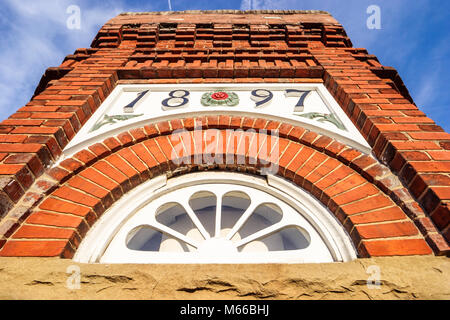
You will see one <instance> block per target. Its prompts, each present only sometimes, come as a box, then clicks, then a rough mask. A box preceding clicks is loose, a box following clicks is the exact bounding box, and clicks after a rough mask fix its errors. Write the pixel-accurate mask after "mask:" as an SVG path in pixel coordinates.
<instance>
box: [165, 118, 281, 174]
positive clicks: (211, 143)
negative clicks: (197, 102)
mask: <svg viewBox="0 0 450 320" xmlns="http://www.w3.org/2000/svg"><path fill="white" fill-rule="evenodd" d="M278 138H279V135H278V131H270V133H269V132H268V131H267V130H255V129H248V130H242V129H236V130H233V129H227V130H219V129H207V130H202V128H201V125H200V126H199V127H196V128H195V130H193V131H188V130H185V129H180V130H175V131H173V133H172V134H171V135H170V141H171V143H172V147H173V151H172V154H171V159H170V160H171V161H172V162H173V163H175V164H176V165H180V166H182V165H183V164H184V165H192V164H197V165H237V166H246V165H254V166H256V167H258V169H259V170H260V173H261V174H262V175H268V174H276V173H277V172H278V163H279V158H280V151H279V145H278ZM200 144H201V145H200Z"/></svg>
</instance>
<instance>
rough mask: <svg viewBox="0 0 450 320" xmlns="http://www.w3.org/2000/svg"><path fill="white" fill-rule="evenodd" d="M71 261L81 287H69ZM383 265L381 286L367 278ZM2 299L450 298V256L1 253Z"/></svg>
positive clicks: (0, 292) (0, 285)
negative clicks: (147, 258)
mask: <svg viewBox="0 0 450 320" xmlns="http://www.w3.org/2000/svg"><path fill="white" fill-rule="evenodd" d="M71 265H75V266H78V267H79V268H80V269H79V270H80V273H81V283H80V289H76V290H69V289H68V288H67V287H66V282H67V279H68V277H69V276H70V274H68V273H66V271H67V268H68V267H69V266H71ZM372 265H375V266H378V267H379V268H380V269H379V270H380V275H381V279H380V280H381V286H380V287H379V288H380V289H370V288H368V286H367V279H368V278H369V276H370V275H369V273H367V272H368V271H370V270H371V269H370V268H369V269H368V267H369V266H372ZM0 266H1V267H0V299H283V300H285V299H449V298H450V285H449V284H450V259H448V258H445V257H432V256H424V257H419V256H410V257H383V258H370V259H358V260H355V261H352V262H348V263H331V264H291V265H287V264H283V265H281V264H268V265H99V264H75V263H74V262H72V261H71V260H68V259H59V258H0Z"/></svg>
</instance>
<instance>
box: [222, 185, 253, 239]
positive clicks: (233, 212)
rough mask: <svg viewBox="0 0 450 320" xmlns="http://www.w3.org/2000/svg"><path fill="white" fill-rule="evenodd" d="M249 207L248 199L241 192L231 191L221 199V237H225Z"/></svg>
mask: <svg viewBox="0 0 450 320" xmlns="http://www.w3.org/2000/svg"><path fill="white" fill-rule="evenodd" d="M249 206H250V197H249V196H248V195H247V194H246V193H244V192H241V191H231V192H228V193H226V194H225V195H224V196H223V198H222V219H221V229H222V230H221V235H222V236H226V235H227V234H228V232H229V231H230V230H231V229H232V228H233V226H234V225H235V224H236V222H237V221H238V220H239V218H240V217H241V216H242V214H243V213H244V212H245V210H246V209H247V208H248V207H249Z"/></svg>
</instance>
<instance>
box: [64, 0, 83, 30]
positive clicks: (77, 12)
mask: <svg viewBox="0 0 450 320" xmlns="http://www.w3.org/2000/svg"><path fill="white" fill-rule="evenodd" d="M66 13H67V14H68V15H69V16H68V17H67V20H66V26H67V29H70V30H73V29H81V9H80V7H79V6H77V5H74V4H72V5H70V6H68V7H67V9H66Z"/></svg>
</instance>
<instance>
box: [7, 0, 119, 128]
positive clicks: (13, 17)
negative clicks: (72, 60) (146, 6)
mask: <svg viewBox="0 0 450 320" xmlns="http://www.w3.org/2000/svg"><path fill="white" fill-rule="evenodd" d="M71 4H74V1H68V0H63V1H33V0H31V1H13V0H6V2H5V3H4V4H3V6H5V5H6V8H5V10H2V13H0V22H1V23H2V24H3V25H4V28H5V27H6V28H9V29H6V30H5V29H4V30H3V35H2V40H1V41H2V42H1V43H0V60H1V61H2V63H1V64H0V74H1V75H2V77H1V78H0V93H1V94H0V120H2V119H5V118H7V117H8V116H9V115H10V114H12V113H13V112H14V111H15V110H17V109H18V108H20V107H22V106H23V105H25V104H26V103H27V102H28V101H29V100H30V98H31V96H32V94H33V92H34V89H35V88H36V86H37V84H38V82H39V80H40V78H41V76H42V74H43V73H44V71H45V70H46V69H47V68H48V67H52V66H59V65H60V64H61V63H62V61H63V59H64V57H65V56H66V55H68V54H71V53H73V52H74V50H75V49H76V48H78V47H89V46H90V44H91V41H92V39H93V38H94V36H95V34H96V33H97V32H98V30H99V28H100V27H101V26H102V25H103V24H104V23H105V22H106V21H107V20H109V19H110V18H112V17H114V16H116V15H117V14H119V13H120V12H122V11H126V10H122V9H121V5H120V4H117V1H116V5H115V6H112V5H111V4H110V3H108V2H103V3H102V4H101V5H96V6H95V7H93V6H92V5H91V4H90V2H89V1H78V2H76V5H78V6H79V7H80V9H81V28H80V29H72V30H71V29H68V28H67V25H66V20H67V18H68V17H69V14H67V13H66V9H67V7H68V6H69V5H71Z"/></svg>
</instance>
